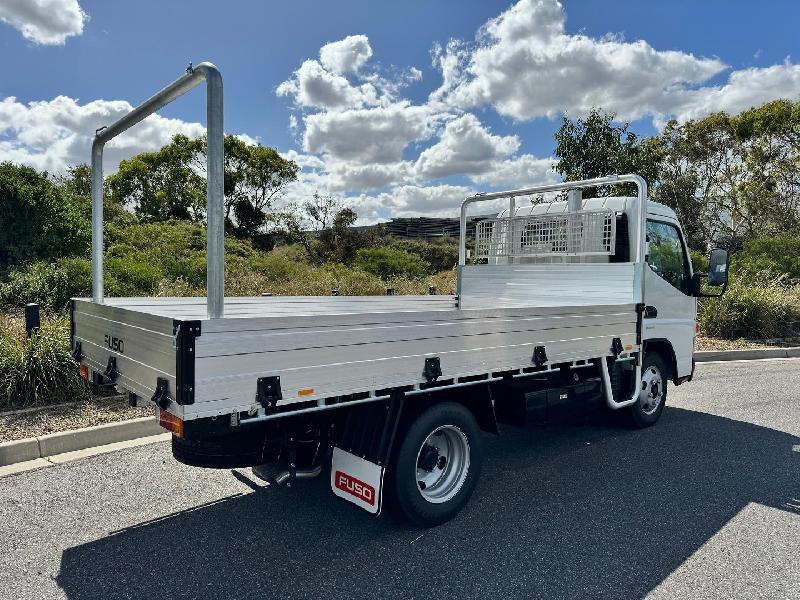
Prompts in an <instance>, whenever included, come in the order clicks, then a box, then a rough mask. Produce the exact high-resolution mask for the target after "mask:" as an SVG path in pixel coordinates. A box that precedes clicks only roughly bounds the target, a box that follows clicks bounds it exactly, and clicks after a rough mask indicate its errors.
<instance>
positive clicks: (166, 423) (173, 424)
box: [158, 409, 183, 438]
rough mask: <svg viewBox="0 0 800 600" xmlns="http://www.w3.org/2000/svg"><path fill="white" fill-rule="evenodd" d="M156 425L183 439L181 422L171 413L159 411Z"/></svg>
mask: <svg viewBox="0 0 800 600" xmlns="http://www.w3.org/2000/svg"><path fill="white" fill-rule="evenodd" d="M158 424H159V425H161V427H163V428H164V429H166V430H167V431H171V432H172V433H174V434H175V435H176V436H178V437H179V438H182V437H183V420H182V419H180V418H178V417H176V416H175V415H173V414H172V413H170V412H167V411H166V410H160V409H159V411H158Z"/></svg>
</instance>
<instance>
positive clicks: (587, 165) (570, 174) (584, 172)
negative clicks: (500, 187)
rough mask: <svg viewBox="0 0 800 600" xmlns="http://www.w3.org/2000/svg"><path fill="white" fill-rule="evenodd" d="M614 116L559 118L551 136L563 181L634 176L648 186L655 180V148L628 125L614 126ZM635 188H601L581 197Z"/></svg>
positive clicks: (623, 192)
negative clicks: (623, 175) (634, 174)
mask: <svg viewBox="0 0 800 600" xmlns="http://www.w3.org/2000/svg"><path fill="white" fill-rule="evenodd" d="M615 118H616V115H615V114H614V113H607V112H603V111H602V110H600V109H592V111H591V112H590V113H589V115H588V116H587V117H586V119H575V120H571V119H568V118H567V117H563V119H562V121H561V127H559V129H558V131H557V132H556V134H555V139H556V149H555V155H556V157H557V158H558V159H559V160H558V163H556V166H555V169H556V172H558V173H559V174H560V175H563V176H564V178H565V180H566V181H576V180H579V179H593V178H595V177H605V176H608V175H621V174H624V173H638V174H639V175H641V176H642V177H644V178H645V180H646V181H647V182H648V184H650V185H652V184H654V183H655V182H656V180H657V177H658V162H659V155H658V150H659V146H658V145H656V144H653V143H652V142H651V141H650V140H647V139H645V140H640V139H639V137H638V136H637V135H636V134H635V133H633V132H632V131H630V130H629V124H628V123H625V124H622V125H616V124H615V123H614V121H615ZM634 192H635V188H634V187H633V186H630V185H625V186H613V187H612V186H601V187H599V188H592V189H586V190H584V194H583V195H584V197H587V198H591V197H593V196H608V195H617V196H619V195H631V194H633V193H634Z"/></svg>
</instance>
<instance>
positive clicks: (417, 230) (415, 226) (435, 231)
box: [364, 215, 495, 238]
mask: <svg viewBox="0 0 800 600" xmlns="http://www.w3.org/2000/svg"><path fill="white" fill-rule="evenodd" d="M494 216H495V215H480V216H476V217H468V218H467V235H468V236H473V235H474V233H475V223H477V222H478V221H482V220H484V219H491V218H492V217H494ZM372 228H380V229H381V230H383V231H385V232H386V233H389V234H391V235H393V236H395V237H402V238H446V237H454V238H458V235H459V220H458V219H457V218H455V217H399V218H395V219H392V220H391V221H388V222H386V223H379V224H378V225H371V226H369V227H368V228H364V229H372Z"/></svg>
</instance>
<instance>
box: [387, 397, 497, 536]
mask: <svg viewBox="0 0 800 600" xmlns="http://www.w3.org/2000/svg"><path fill="white" fill-rule="evenodd" d="M402 440H403V441H402V443H401V444H400V447H399V448H398V451H397V454H396V455H395V460H394V461H393V462H392V467H393V468H392V473H391V474H390V477H389V479H390V484H391V485H390V490H391V494H392V496H393V499H394V501H395V504H396V505H397V507H398V508H399V509H400V510H401V511H402V513H403V514H404V515H405V516H406V517H407V518H408V519H409V520H410V521H412V522H413V523H415V524H416V525H419V526H421V527H433V526H435V525H440V524H441V523H444V522H445V521H448V520H450V519H452V518H453V517H454V516H455V515H456V514H458V512H459V511H460V510H461V509H462V508H463V507H464V505H466V503H467V501H468V500H469V498H470V496H471V495H472V492H473V490H474V489H475V484H476V483H477V482H478V476H479V475H480V470H481V461H482V459H483V452H482V449H481V439H480V429H479V428H478V424H477V423H476V421H475V418H474V417H473V416H472V413H471V412H470V411H469V410H467V409H466V408H464V407H463V406H462V405H460V404H456V403H454V402H446V403H442V404H436V405H434V406H431V407H430V408H428V409H427V410H425V412H423V413H422V414H420V415H419V417H417V418H416V419H415V420H414V421H413V422H412V423H411V425H410V426H409V427H408V429H407V431H406V433H405V435H404V436H403V437H402Z"/></svg>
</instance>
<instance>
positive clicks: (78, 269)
mask: <svg viewBox="0 0 800 600" xmlns="http://www.w3.org/2000/svg"><path fill="white" fill-rule="evenodd" d="M91 273H92V265H91V263H90V261H88V260H87V259H84V258H62V259H60V260H58V261H56V262H55V263H45V262H35V263H31V264H30V265H27V266H26V267H24V268H23V269H22V270H19V271H12V272H11V273H10V274H9V277H8V281H7V282H6V283H0V305H2V306H6V307H13V308H20V307H22V306H24V305H25V304H28V303H29V302H35V303H37V304H40V305H41V306H42V307H44V308H48V309H51V310H63V309H64V308H66V306H67V304H68V303H69V299H70V298H72V297H81V296H88V295H89V294H90V293H91V287H92V284H91Z"/></svg>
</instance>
